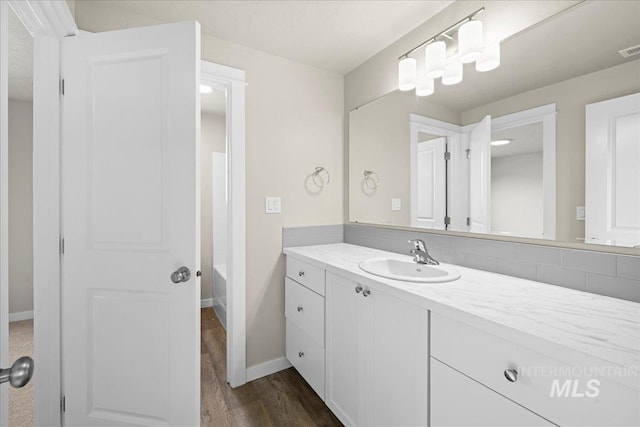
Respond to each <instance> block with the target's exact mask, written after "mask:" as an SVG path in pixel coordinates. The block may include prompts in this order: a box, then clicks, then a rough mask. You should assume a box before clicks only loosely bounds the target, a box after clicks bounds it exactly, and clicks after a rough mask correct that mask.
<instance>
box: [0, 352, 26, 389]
mask: <svg viewBox="0 0 640 427" xmlns="http://www.w3.org/2000/svg"><path fill="white" fill-rule="evenodd" d="M32 376H33V359H32V358H30V357H28V356H23V357H21V358H19V359H18V360H16V361H15V362H14V363H13V366H11V367H10V368H8V369H0V384H2V383H6V382H7V381H9V384H11V386H12V387H14V388H20V387H24V386H25V385H27V383H28V382H29V380H31V377H32Z"/></svg>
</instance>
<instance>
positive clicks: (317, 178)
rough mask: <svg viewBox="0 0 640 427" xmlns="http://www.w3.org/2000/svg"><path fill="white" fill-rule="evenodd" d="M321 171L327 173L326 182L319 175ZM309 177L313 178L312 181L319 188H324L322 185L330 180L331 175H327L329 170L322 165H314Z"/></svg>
mask: <svg viewBox="0 0 640 427" xmlns="http://www.w3.org/2000/svg"><path fill="white" fill-rule="evenodd" d="M322 172H324V173H325V174H326V175H327V182H324V180H323V179H322V177H321V176H320V174H321V173H322ZM311 179H312V180H313V183H314V184H315V185H317V186H318V187H320V188H324V186H325V185H327V184H328V183H329V182H330V181H331V175H329V171H328V170H326V169H325V168H324V167H323V166H316V168H315V169H314V170H313V173H312V174H311Z"/></svg>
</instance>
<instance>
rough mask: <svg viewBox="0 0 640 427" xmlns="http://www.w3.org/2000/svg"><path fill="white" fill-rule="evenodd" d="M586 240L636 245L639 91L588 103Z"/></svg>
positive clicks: (639, 222) (639, 241)
mask: <svg viewBox="0 0 640 427" xmlns="http://www.w3.org/2000/svg"><path fill="white" fill-rule="evenodd" d="M586 126H587V127H586V169H585V174H586V177H585V179H586V180H585V198H586V200H585V207H586V222H585V242H586V243H599V244H607V245H617V246H635V245H640V93H636V94H633V95H628V96H623V97H621V98H616V99H610V100H607V101H602V102H598V103H595V104H589V105H587V107H586Z"/></svg>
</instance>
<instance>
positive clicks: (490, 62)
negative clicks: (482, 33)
mask: <svg viewBox="0 0 640 427" xmlns="http://www.w3.org/2000/svg"><path fill="white" fill-rule="evenodd" d="M499 65H500V45H499V44H498V43H496V44H492V45H490V46H487V47H486V48H485V50H484V52H482V55H480V58H478V59H477V60H476V70H477V71H491V70H493V69H496V68H498V66H499Z"/></svg>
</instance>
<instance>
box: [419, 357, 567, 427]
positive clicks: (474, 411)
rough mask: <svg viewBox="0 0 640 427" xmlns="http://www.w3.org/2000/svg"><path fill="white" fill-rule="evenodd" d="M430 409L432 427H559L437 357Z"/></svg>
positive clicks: (433, 372) (433, 369)
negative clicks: (554, 426)
mask: <svg viewBox="0 0 640 427" xmlns="http://www.w3.org/2000/svg"><path fill="white" fill-rule="evenodd" d="M430 406H431V424H430V425H431V427H441V426H478V427H479V426H492V427H499V426H504V427H518V426H529V427H531V426H553V425H555V424H552V423H550V422H549V421H547V420H545V419H544V418H541V417H539V416H538V415H536V414H534V413H533V412H531V411H529V410H528V409H525V408H524V407H522V406H520V405H518V404H517V403H514V402H512V401H511V400H509V399H507V398H506V397H503V396H502V395H500V394H498V393H496V392H495V391H493V390H491V389H490V388H487V387H485V386H483V385H482V384H480V383H478V382H476V381H474V380H472V379H471V378H469V377H467V376H465V375H463V374H461V373H460V372H458V371H456V370H454V369H453V368H450V367H449V366H447V365H445V364H444V363H442V362H440V361H439V360H437V359H434V358H431V405H430Z"/></svg>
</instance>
